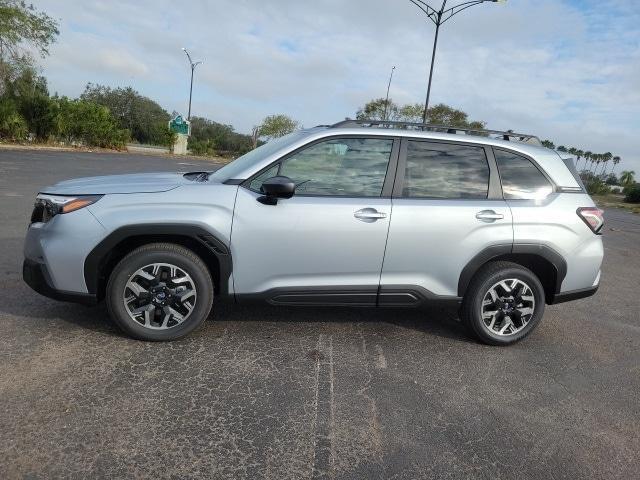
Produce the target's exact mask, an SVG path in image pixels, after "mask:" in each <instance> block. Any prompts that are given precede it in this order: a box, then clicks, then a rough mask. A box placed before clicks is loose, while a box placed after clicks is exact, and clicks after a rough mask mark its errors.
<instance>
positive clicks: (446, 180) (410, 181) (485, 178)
mask: <svg viewBox="0 0 640 480" xmlns="http://www.w3.org/2000/svg"><path fill="white" fill-rule="evenodd" d="M488 193H489V165H488V163H487V156H486V154H485V152H484V148H482V147H473V146H466V145H454V144H448V143H437V142H424V141H413V140H412V141H409V144H408V146H407V165H406V169H405V176H404V184H403V188H402V196H403V197H409V198H434V199H476V198H487V195H488Z"/></svg>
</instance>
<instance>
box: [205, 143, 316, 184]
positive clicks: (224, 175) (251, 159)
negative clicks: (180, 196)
mask: <svg viewBox="0 0 640 480" xmlns="http://www.w3.org/2000/svg"><path fill="white" fill-rule="evenodd" d="M306 134H307V132H306V131H304V130H297V131H295V132H293V133H290V134H288V135H285V136H284V137H280V138H276V139H275V140H271V141H270V142H267V143H265V144H264V145H261V146H259V147H258V148H256V149H254V150H251V151H250V152H248V153H245V154H244V155H242V156H241V157H238V158H236V159H235V160H234V161H233V162H231V163H229V164H227V165H225V166H224V167H222V168H221V169H220V170H218V171H216V172H215V173H214V174H213V175H211V176H210V177H209V178H210V179H211V180H214V181H217V182H226V181H227V180H229V179H231V178H239V177H238V175H239V174H240V173H242V172H243V171H244V170H246V169H247V168H251V166H252V165H255V164H257V163H259V162H261V161H262V160H263V159H265V158H267V157H268V156H269V155H271V154H273V153H275V152H277V151H278V150H281V149H283V148H285V147H286V146H287V145H289V144H292V143H293V142H295V141H296V140H298V139H299V138H300V137H302V136H304V135H306Z"/></svg>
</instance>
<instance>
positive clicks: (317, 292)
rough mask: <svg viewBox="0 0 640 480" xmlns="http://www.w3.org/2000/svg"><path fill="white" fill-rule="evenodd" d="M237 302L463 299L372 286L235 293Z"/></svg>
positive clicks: (411, 303) (365, 303) (391, 303)
mask: <svg viewBox="0 0 640 480" xmlns="http://www.w3.org/2000/svg"><path fill="white" fill-rule="evenodd" d="M235 297H236V302H238V303H248V302H256V301H258V302H265V301H266V302H267V303H270V304H272V305H307V306H354V307H376V306H379V307H420V306H423V305H429V304H433V303H445V304H450V305H453V306H455V305H458V304H459V303H460V302H461V301H462V299H461V298H460V297H455V296H444V295H435V294H434V293H432V292H429V291H428V290H426V289H424V288H421V287H417V286H413V285H412V286H405V285H388V286H383V287H379V288H375V287H370V286H338V287H305V288H274V289H271V290H267V291H265V292H260V293H252V294H236V295H235Z"/></svg>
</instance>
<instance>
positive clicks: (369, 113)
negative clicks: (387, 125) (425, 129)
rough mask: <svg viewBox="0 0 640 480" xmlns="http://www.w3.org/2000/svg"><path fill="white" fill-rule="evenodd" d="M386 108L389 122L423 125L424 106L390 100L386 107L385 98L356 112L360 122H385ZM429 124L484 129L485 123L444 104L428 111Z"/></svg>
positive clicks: (370, 102) (375, 100)
mask: <svg viewBox="0 0 640 480" xmlns="http://www.w3.org/2000/svg"><path fill="white" fill-rule="evenodd" d="M385 106H387V116H386V119H387V120H394V121H403V122H412V123H422V114H423V112H424V107H423V106H422V104H417V103H416V104H407V105H403V106H398V105H396V104H395V103H393V101H392V100H389V105H386V102H385V99H384V98H377V99H374V100H371V101H369V102H367V103H366V104H365V105H364V106H363V107H361V108H359V109H358V111H357V112H356V118H357V119H358V120H384V119H385ZM427 123H431V124H435V125H445V126H451V127H460V128H472V129H478V130H479V129H482V128H484V127H485V123H484V122H479V121H470V120H469V116H468V115H467V114H466V113H465V112H463V111H462V110H458V109H456V108H453V107H450V106H448V105H445V104H443V103H440V104H438V105H435V106H433V107H431V108H429V110H428V111H427Z"/></svg>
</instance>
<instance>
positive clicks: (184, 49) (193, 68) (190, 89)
mask: <svg viewBox="0 0 640 480" xmlns="http://www.w3.org/2000/svg"><path fill="white" fill-rule="evenodd" d="M182 51H183V52H184V53H186V54H187V58H188V59H189V65H190V66H191V85H190V86H189V113H188V114H187V120H191V95H192V94H193V71H194V70H195V69H196V67H197V66H198V65H200V64H201V63H202V62H194V61H193V60H191V55H189V52H187V49H186V48H184V47H182Z"/></svg>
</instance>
